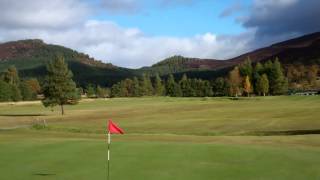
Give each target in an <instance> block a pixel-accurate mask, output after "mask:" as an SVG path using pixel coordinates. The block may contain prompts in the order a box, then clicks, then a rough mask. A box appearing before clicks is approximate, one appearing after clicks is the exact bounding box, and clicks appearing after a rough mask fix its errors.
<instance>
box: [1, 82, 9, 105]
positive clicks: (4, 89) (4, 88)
mask: <svg viewBox="0 0 320 180" xmlns="http://www.w3.org/2000/svg"><path fill="white" fill-rule="evenodd" d="M11 97H12V91H11V86H10V84H8V83H7V82H5V81H3V80H2V79H0V102H3V101H10V100H11Z"/></svg>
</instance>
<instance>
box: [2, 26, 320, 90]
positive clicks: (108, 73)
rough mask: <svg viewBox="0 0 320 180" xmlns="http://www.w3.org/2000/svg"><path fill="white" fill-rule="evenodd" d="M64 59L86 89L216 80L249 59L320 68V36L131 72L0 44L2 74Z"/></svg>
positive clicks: (48, 49) (51, 50)
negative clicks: (144, 80) (157, 80)
mask: <svg viewBox="0 0 320 180" xmlns="http://www.w3.org/2000/svg"><path fill="white" fill-rule="evenodd" d="M57 53H60V54H63V55H64V56H65V59H66V61H67V62H68V64H69V67H70V69H71V70H72V72H73V74H74V79H75V81H76V82H77V83H78V84H79V85H81V86H86V85H87V84H88V83H92V84H100V85H102V86H109V87H110V86H111V85H112V84H114V83H116V82H118V81H120V80H122V79H125V78H127V77H130V78H132V77H133V76H139V75H141V74H142V73H149V74H151V75H154V74H156V73H159V74H160V75H161V76H167V75H168V74H170V73H172V74H175V76H176V77H181V76H182V74H184V73H186V74H187V75H188V76H189V77H192V78H202V79H213V78H215V77H219V76H224V75H225V74H226V73H227V72H228V71H229V70H230V69H231V68H232V67H233V66H235V65H237V64H240V63H242V62H243V61H245V60H246V59H247V58H248V57H250V59H251V60H252V61H253V62H254V63H256V62H260V61H262V62H263V61H267V60H270V59H271V60H272V59H275V58H276V57H278V58H279V59H280V61H281V63H282V64H283V65H284V66H287V65H290V64H306V65H308V64H320V32H317V33H313V34H309V35H305V36H302V37H299V38H295V39H291V40H288V41H284V42H280V43H276V44H273V45H271V46H268V47H265V48H261V49H257V50H255V51H252V52H248V53H245V54H243V55H240V56H237V57H235V58H231V59H227V60H216V59H199V58H187V57H182V56H173V57H169V58H167V59H165V60H162V61H160V62H158V63H156V64H154V65H152V66H150V67H143V68H140V69H128V68H122V67H117V66H114V65H112V64H110V63H103V62H102V61H98V60H95V59H94V58H91V57H89V56H88V55H86V54H83V53H79V52H77V51H74V50H72V49H69V48H66V47H63V46H58V45H52V44H46V43H44V42H43V41H42V40H37V39H34V40H21V41H12V42H7V43H3V44H0V72H1V71H4V70H5V69H6V68H8V67H9V66H10V65H15V66H16V67H17V68H18V70H19V73H20V76H21V77H24V78H25V77H38V78H39V79H40V80H41V79H42V78H43V76H44V74H45V64H46V62H47V61H48V60H49V59H52V58H53V57H54V55H55V54H57Z"/></svg>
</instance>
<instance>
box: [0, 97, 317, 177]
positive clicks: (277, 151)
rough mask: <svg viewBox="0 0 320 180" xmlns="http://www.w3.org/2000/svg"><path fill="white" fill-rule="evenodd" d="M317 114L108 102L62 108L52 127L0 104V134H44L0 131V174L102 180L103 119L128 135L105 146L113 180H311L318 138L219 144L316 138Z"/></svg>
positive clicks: (21, 108) (36, 108)
mask: <svg viewBox="0 0 320 180" xmlns="http://www.w3.org/2000/svg"><path fill="white" fill-rule="evenodd" d="M319 107H320V98H319V97H268V98H259V99H254V98H252V99H251V100H239V101H231V100H228V99H224V98H218V99H210V98H209V99H202V98H195V99H193V98H191V99H175V98H143V99H113V100H98V101H94V102H82V103H80V104H79V105H77V106H72V107H68V108H67V113H68V115H67V116H66V117H63V118H62V117H61V116H59V115H56V113H57V112H56V111H55V112H51V111H50V110H48V109H45V108H42V107H41V106H40V105H38V104H34V105H30V104H29V105H11V106H8V105H0V114H2V115H5V116H0V127H13V126H16V125H25V124H28V123H29V122H30V121H32V119H35V118H39V119H43V118H44V119H46V120H47V122H48V123H49V127H50V128H49V129H50V130H49V131H48V130H30V129H20V130H10V131H0V154H1V156H0V167H1V168H0V173H1V177H3V178H4V179H10V180H11V179H13V180H14V179H21V178H22V177H23V179H103V178H105V167H106V166H105V157H106V156H105V155H106V154H105V153H106V152H105V148H106V144H105V141H103V140H104V138H105V137H104V135H103V134H100V133H101V132H103V128H102V127H103V126H105V120H106V119H107V118H109V117H112V118H114V120H115V121H116V122H117V123H118V124H120V125H121V127H123V128H124V129H125V130H126V132H127V133H128V134H126V135H123V136H114V138H113V140H114V143H113V144H112V174H111V175H112V178H113V179H115V178H116V179H118V180H122V179H123V180H125V179H131V180H135V179H136V180H140V179H148V180H163V179H166V180H170V179H172V180H179V179H181V180H188V179H190V180H191V179H201V180H204V179H244V180H247V179H318V178H320V173H319V172H320V168H319V166H318V164H319V163H320V158H319V156H318V155H319V153H320V141H319V140H320V135H304V136H222V135H223V134H225V135H230V134H238V133H243V132H247V131H257V130H268V131H269V130H293V129H317V128H320V127H319V122H317V121H318V117H319V112H318V111H317V110H318V109H319ZM39 115H43V116H39ZM72 132H76V133H72ZM89 132H94V133H89ZM149 133H152V134H154V135H150V134H149ZM173 134H179V135H173ZM182 134H184V135H182ZM211 134H218V135H219V136H207V135H211ZM199 135H200V136H199ZM203 135H205V136H203Z"/></svg>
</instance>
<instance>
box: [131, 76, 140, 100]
mask: <svg viewBox="0 0 320 180" xmlns="http://www.w3.org/2000/svg"><path fill="white" fill-rule="evenodd" d="M132 87H133V93H132V96H133V97H139V96H140V95H141V93H140V86H139V80H138V78H137V77H134V78H133V84H132Z"/></svg>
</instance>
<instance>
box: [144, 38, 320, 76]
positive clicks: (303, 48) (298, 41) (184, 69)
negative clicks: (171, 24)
mask: <svg viewBox="0 0 320 180" xmlns="http://www.w3.org/2000/svg"><path fill="white" fill-rule="evenodd" d="M248 57H250V59H251V61H252V62H254V63H256V62H264V61H267V60H273V59H275V58H276V57H278V58H279V59H280V62H281V63H282V64H283V65H284V66H286V65H289V64H305V65H309V64H320V32H317V33H313V34H309V35H305V36H302V37H299V38H295V39H291V40H288V41H284V42H280V43H276V44H273V45H271V46H268V47H265V48H261V49H257V50H255V51H252V52H248V53H245V54H242V55H240V56H237V57H234V58H231V59H227V60H216V59H199V58H187V57H182V56H173V57H170V58H167V59H165V60H163V61H160V62H158V63H156V64H154V65H152V66H151V67H144V68H141V70H143V71H145V72H149V73H151V74H155V73H159V74H161V75H166V74H168V73H178V74H181V73H187V74H188V75H191V76H192V77H197V76H199V77H204V78H205V77H212V76H216V75H220V74H224V73H225V72H227V70H228V69H230V68H231V67H232V66H235V65H237V64H240V63H242V62H244V61H245V60H246V59H247V58H248ZM205 79H206V78H205Z"/></svg>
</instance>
